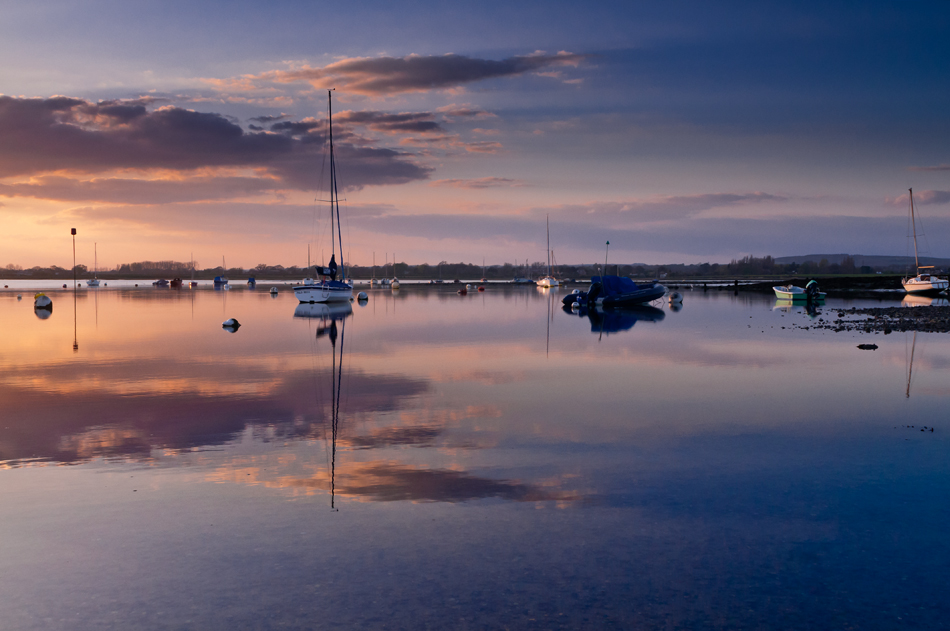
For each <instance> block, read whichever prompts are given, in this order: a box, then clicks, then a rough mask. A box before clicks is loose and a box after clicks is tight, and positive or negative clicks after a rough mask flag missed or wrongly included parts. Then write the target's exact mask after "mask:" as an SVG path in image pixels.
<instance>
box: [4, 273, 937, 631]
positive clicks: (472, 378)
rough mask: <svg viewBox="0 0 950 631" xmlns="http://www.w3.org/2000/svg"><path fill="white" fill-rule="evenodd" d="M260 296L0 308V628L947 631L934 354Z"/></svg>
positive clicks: (144, 295)
mask: <svg viewBox="0 0 950 631" xmlns="http://www.w3.org/2000/svg"><path fill="white" fill-rule="evenodd" d="M259 287H260V289H258V290H257V291H248V290H243V289H241V290H234V291H230V292H215V291H211V290H208V289H200V290H196V291H191V290H187V289H186V290H181V291H174V290H156V289H152V288H144V287H140V288H138V289H134V288H119V287H115V288H113V287H110V288H108V289H100V290H98V291H90V290H80V291H79V292H78V295H77V296H76V297H75V301H74V296H73V294H72V293H71V292H64V291H61V290H60V291H52V292H48V294H49V295H50V296H51V297H52V299H53V302H54V308H53V313H52V315H51V316H50V317H49V318H48V319H45V320H44V319H40V318H38V317H37V316H36V315H34V312H33V309H32V300H31V298H32V293H30V292H21V293H23V294H24V298H23V300H22V301H19V302H18V301H17V300H16V294H15V293H10V291H13V290H8V291H6V292H2V293H0V330H2V331H3V332H4V335H3V336H2V338H0V404H2V407H0V409H2V420H0V466H2V468H0V507H2V508H0V609H2V623H0V626H2V628H3V629H12V630H21V629H43V630H49V629H55V630H59V629H63V630H65V629H70V630H72V629H104V628H117V629H139V628H141V629H268V628H288V629H297V628H299V629H311V628H340V627H356V628H387V629H420V628H462V629H466V628H537V629H549V628H661V629H699V628H723V629H737V628H757V629H758V628H761V629H768V628H775V629H790V628H796V629H827V628H855V629H894V628H920V629H924V628H927V629H933V628H940V627H942V626H944V625H945V621H946V619H947V614H948V613H950V606H948V604H947V596H946V584H947V578H946V570H947V566H948V561H950V550H948V545H950V536H948V535H947V532H946V530H947V524H948V522H950V510H948V498H950V494H948V490H950V475H948V474H950V458H948V452H950V440H948V437H950V423H948V422H947V417H948V414H947V409H948V406H950V387H948V384H950V336H948V335H946V334H944V335H939V334H918V335H917V337H916V340H915V339H914V338H913V337H912V336H911V334H903V333H895V334H892V335H888V336H884V335H857V334H851V333H832V332H828V331H821V330H802V329H800V328H792V326H793V325H798V326H807V325H808V323H809V322H811V320H809V319H808V316H807V314H804V313H802V312H801V311H800V310H797V311H796V310H794V309H793V310H790V311H783V310H781V309H776V308H774V307H775V301H774V300H772V299H770V298H769V297H767V296H757V295H745V294H743V295H739V296H734V295H733V294H732V293H731V292H710V293H709V294H703V293H702V292H701V291H693V292H685V294H686V299H685V303H684V308H683V309H682V310H681V311H679V312H671V311H670V310H669V307H668V306H665V305H661V306H662V309H653V310H649V309H646V310H641V311H640V312H638V313H636V314H635V315H634V316H631V317H627V318H621V319H617V318H613V319H607V320H596V319H589V318H586V317H584V318H582V317H578V316H575V315H571V314H569V313H564V312H562V311H561V309H560V300H559V295H555V296H553V297H552V296H551V295H550V294H546V293H542V292H541V291H539V290H537V289H535V288H505V289H501V288H490V289H489V291H487V292H485V293H475V294H470V295H468V296H466V297H461V296H457V295H456V294H455V293H454V291H453V290H452V288H451V287H444V288H438V289H435V288H432V289H429V288H411V289H410V290H409V291H405V290H404V291H402V293H399V294H397V295H395V296H394V295H393V294H392V293H390V292H388V291H385V292H382V291H380V292H374V293H372V294H371V296H370V300H369V302H368V303H367V304H366V305H365V306H360V305H358V304H353V306H352V312H351V313H346V312H343V313H334V314H327V313H326V312H325V311H324V310H322V309H321V308H319V307H312V308H298V307H297V303H296V300H295V299H294V297H293V294H292V292H289V291H282V292H281V293H280V295H278V296H277V297H276V298H273V297H271V296H270V295H268V294H267V293H266V289H267V287H268V286H267V285H266V284H265V285H259ZM863 304H871V303H863ZM836 306H862V303H857V302H855V303H847V304H846V305H845V303H843V302H834V301H831V302H829V307H836ZM347 311H348V309H347ZM308 315H309V316H311V317H301V316H308ZM829 315H830V316H831V317H832V318H834V317H835V315H834V312H833V310H832V311H829V310H827V309H826V310H825V311H824V313H823V314H822V315H821V316H820V317H824V318H826V319H827V318H828V317H829ZM295 316H296V317H295ZM229 317H234V318H237V319H238V320H239V321H240V322H241V323H242V324H243V326H242V327H241V328H240V329H239V330H238V331H237V332H236V333H229V332H227V331H225V330H222V328H221V323H222V322H223V321H224V320H225V319H226V318H229ZM634 317H635V318H637V319H636V320H635V319H634ZM783 326H784V327H786V328H785V329H782V327H783ZM862 342H873V343H876V344H878V345H879V347H880V348H879V349H878V350H877V351H861V350H858V349H857V348H856V345H857V344H858V343H862ZM912 351H913V358H914V363H913V372H912V374H911V377H912V379H911V381H910V386H909V396H908V370H909V360H910V355H911V352H912ZM337 410H338V411H337ZM905 425H914V426H915V427H914V428H907V427H904V426H905ZM921 426H927V427H928V429H929V428H930V427H934V431H933V432H930V431H926V432H921V431H919V430H920V428H921Z"/></svg>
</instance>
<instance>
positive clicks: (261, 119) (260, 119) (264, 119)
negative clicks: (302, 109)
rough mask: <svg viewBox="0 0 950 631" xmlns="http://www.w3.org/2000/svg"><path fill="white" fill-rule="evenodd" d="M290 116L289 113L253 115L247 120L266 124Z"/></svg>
mask: <svg viewBox="0 0 950 631" xmlns="http://www.w3.org/2000/svg"><path fill="white" fill-rule="evenodd" d="M288 118H290V114H280V115H278V116H267V115H264V116H253V117H251V118H249V119H247V120H249V121H254V122H255V123H260V124H262V125H267V124H269V123H276V122H277V121H282V120H286V119H288Z"/></svg>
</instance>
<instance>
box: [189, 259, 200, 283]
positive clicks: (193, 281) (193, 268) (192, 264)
mask: <svg viewBox="0 0 950 631" xmlns="http://www.w3.org/2000/svg"><path fill="white" fill-rule="evenodd" d="M188 286H189V287H197V286H198V282H197V281H196V280H195V253H194V252H192V253H191V282H190V283H188Z"/></svg>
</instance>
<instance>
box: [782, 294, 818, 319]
mask: <svg viewBox="0 0 950 631" xmlns="http://www.w3.org/2000/svg"><path fill="white" fill-rule="evenodd" d="M772 310H773V311H783V312H785V313H804V314H805V315H807V316H808V317H809V318H810V319H812V320H814V319H815V318H817V317H818V316H820V315H821V309H819V305H818V304H817V303H815V302H812V301H807V302H803V301H801V300H783V299H781V298H776V299H775V305H774V306H773V307H772Z"/></svg>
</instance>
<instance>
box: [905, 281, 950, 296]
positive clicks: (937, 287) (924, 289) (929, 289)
mask: <svg viewBox="0 0 950 631" xmlns="http://www.w3.org/2000/svg"><path fill="white" fill-rule="evenodd" d="M901 285H902V286H903V287H904V291H906V292H907V293H909V294H916V295H918V296H927V295H935V294H939V293H940V292H941V291H946V289H947V285H948V282H947V281H946V280H945V279H943V278H932V277H931V278H929V279H927V280H924V279H922V278H921V277H920V276H916V277H914V278H905V279H904V280H902V281H901Z"/></svg>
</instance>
